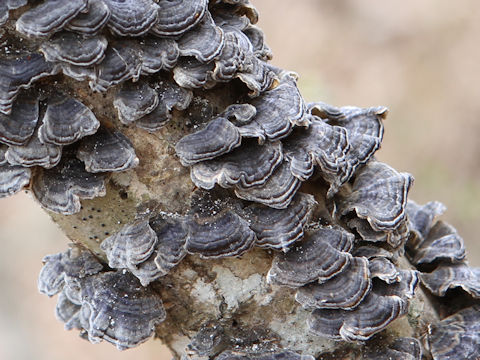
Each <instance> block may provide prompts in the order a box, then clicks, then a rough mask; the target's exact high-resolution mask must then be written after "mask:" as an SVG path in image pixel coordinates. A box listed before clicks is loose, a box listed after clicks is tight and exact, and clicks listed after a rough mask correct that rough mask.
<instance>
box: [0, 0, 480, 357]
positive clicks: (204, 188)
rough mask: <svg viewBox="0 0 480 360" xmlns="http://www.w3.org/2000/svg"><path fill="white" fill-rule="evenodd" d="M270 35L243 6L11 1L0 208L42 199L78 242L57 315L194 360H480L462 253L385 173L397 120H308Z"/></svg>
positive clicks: (333, 110) (2, 65) (360, 112)
mask: <svg viewBox="0 0 480 360" xmlns="http://www.w3.org/2000/svg"><path fill="white" fill-rule="evenodd" d="M12 10H14V11H12ZM257 20H258V13H257V11H256V10H255V8H254V7H253V6H252V5H251V4H250V3H249V1H248V0H209V1H207V0H140V1H134V0H88V1H87V0H69V1H66V0H37V1H30V2H28V1H26V0H6V1H3V2H2V4H0V24H2V27H5V29H6V30H5V34H6V35H5V36H6V37H7V38H8V39H7V41H6V42H5V48H6V50H5V52H2V54H0V197H5V196H9V195H12V194H14V193H17V192H19V191H20V190H22V189H26V190H29V191H31V193H32V194H33V197H34V198H35V199H37V200H38V201H39V202H40V204H41V205H42V206H43V207H44V208H45V209H47V210H49V211H50V212H53V213H54V214H53V215H52V216H53V218H54V219H55V220H56V221H57V222H59V223H60V224H61V226H62V228H63V229H64V230H66V232H67V233H68V235H69V236H70V237H71V238H72V240H74V242H75V245H72V246H71V248H70V249H69V250H67V251H66V252H65V253H61V254H56V255H51V256H47V257H45V259H44V267H43V269H42V270H41V273H40V277H39V283H38V284H39V289H40V291H41V292H42V293H44V294H46V295H48V296H53V295H56V294H58V302H57V306H56V310H55V311H56V315H57V317H58V318H59V319H60V320H61V321H62V322H64V324H65V328H66V329H78V330H80V331H81V334H82V337H84V338H85V339H88V340H89V341H90V342H92V343H97V342H99V341H101V340H105V341H107V342H110V343H112V344H114V345H115V346H116V347H117V348H119V349H127V348H131V347H134V346H137V345H139V344H140V343H142V342H144V341H146V340H147V339H148V338H150V337H151V336H152V335H153V334H154V333H155V334H156V335H157V336H158V337H160V338H162V339H163V340H164V341H165V342H167V343H168V345H169V346H170V348H171V349H172V350H173V351H174V355H175V357H176V358H184V359H192V360H193V359H205V358H209V359H219V360H224V359H241V360H247V359H255V360H286V359H299V360H302V359H303V360H312V359H314V358H322V357H324V356H325V358H332V356H333V357H335V356H337V354H340V353H339V352H338V351H341V352H345V354H346V355H345V357H342V358H345V359H347V358H348V359H350V358H351V359H353V358H359V357H358V355H359V354H362V355H364V356H365V357H364V358H365V359H374V358H387V357H388V358H398V359H420V358H421V356H422V355H421V354H422V350H423V352H424V354H425V356H427V357H428V356H430V357H432V358H433V359H434V360H443V359H451V358H458V359H460V358H473V357H478V356H480V355H479V354H480V338H479V336H478V334H479V330H480V329H479V324H480V315H479V314H480V310H479V308H478V307H479V297H480V273H479V270H478V269H472V268H469V267H468V265H467V262H466V254H465V246H464V244H463V240H462V238H461V237H460V236H459V235H458V233H457V232H456V230H455V229H454V228H453V227H452V226H451V225H449V224H447V223H445V222H443V221H437V220H436V219H435V218H436V217H437V216H439V215H441V214H442V212H443V211H444V207H443V205H441V204H440V203H438V202H431V203H428V204H427V205H424V206H419V205H417V204H415V203H414V202H412V201H410V200H408V199H407V197H408V192H409V189H410V187H411V185H412V183H413V177H412V176H411V175H410V174H407V173H403V172H398V171H397V170H395V169H393V168H392V167H390V166H389V165H387V164H384V163H382V162H379V161H377V160H376V159H375V157H374V155H375V154H376V152H377V150H378V149H379V148H380V145H381V142H382V138H383V129H384V124H383V122H384V120H385V119H386V116H387V112H388V111H387V108H385V107H383V106H379V107H368V108H358V107H353V106H346V107H334V106H331V105H327V104H325V103H322V102H316V103H306V102H305V100H304V98H303V97H302V95H301V93H300V90H299V87H298V86H297V75H295V74H294V73H292V72H288V71H285V70H282V69H279V68H277V67H275V66H273V65H271V64H269V62H268V61H269V60H270V59H271V57H272V54H271V51H270V48H269V47H268V46H267V44H266V43H265V36H264V34H263V32H262V30H261V29H260V28H259V27H257V26H255V23H256V22H257ZM2 46H3V45H2ZM2 51H3V50H2ZM97 197H99V198H98V199H94V198H97ZM82 204H83V205H82ZM92 205H94V206H92ZM95 208H97V209H98V213H96V217H95V219H93V216H92V215H90V216H89V217H86V216H85V214H87V213H88V212H89V211H90V210H89V209H92V211H93V209H95ZM101 209H105V211H103V210H101ZM67 215H68V216H67ZM90 218H91V219H92V221H91V223H89V224H88V225H87V224H86V223H87V221H86V220H87V219H90ZM97 220H98V221H99V222H98V224H97ZM72 224H75V225H74V226H73V228H74V229H75V231H73V230H72V226H71V225H72ZM78 224H81V225H78ZM98 226H99V227H105V228H106V230H108V231H102V233H103V234H104V235H105V236H99V235H98V233H96V230H97V227H98ZM107 228H108V229H107ZM92 230H93V231H94V234H95V233H96V234H97V235H92V233H91V231H92ZM86 233H88V234H89V235H86ZM88 237H89V238H88ZM408 261H410V263H408ZM419 281H420V282H421V283H422V284H423V287H418V286H417V283H418V282H419ZM426 293H427V294H426ZM452 294H454V295H455V296H456V300H458V301H456V302H455V304H453V303H452V302H451V301H449V297H452ZM162 298H163V299H165V303H168V304H169V306H167V309H165V308H164V307H163V301H162ZM410 304H411V307H410V308H409V306H410ZM434 304H438V309H437V310H438V311H437V312H438V314H435V313H434V312H433V310H432V311H430V312H429V311H425V314H423V310H422V311H421V312H422V314H418V313H419V311H418V309H419V308H421V309H424V308H426V309H432V308H433V307H434ZM409 311H410V316H409V317H408V321H406V320H399V321H397V322H396V325H395V326H390V324H391V323H392V322H394V321H395V320H396V319H398V318H400V317H402V316H404V315H406V314H407V313H409ZM402 321H403V322H402ZM426 321H429V322H431V324H430V326H429V331H428V333H427V334H426V335H425V337H424V339H423V343H422V345H420V342H419V341H418V340H417V339H415V338H412V337H418V335H419V333H420V331H419V325H418V324H421V323H423V322H426ZM205 324H207V325H205ZM212 324H213V325H212ZM285 329H287V330H285ZM378 333H381V335H379V336H374V335H375V334H378ZM450 334H451V335H450ZM331 340H335V341H339V343H337V342H333V341H331ZM346 342H348V343H349V344H345V343H346ZM185 344H188V345H187V346H186V345H185ZM339 344H341V345H339ZM379 344H380V345H381V346H378V345H379ZM421 346H423V349H422V348H421ZM337 350H338V351H337ZM338 356H343V353H342V354H341V355H338Z"/></svg>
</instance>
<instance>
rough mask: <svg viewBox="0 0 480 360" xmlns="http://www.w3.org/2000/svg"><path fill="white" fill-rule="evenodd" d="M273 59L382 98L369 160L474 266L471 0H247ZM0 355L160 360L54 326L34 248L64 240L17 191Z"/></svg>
mask: <svg viewBox="0 0 480 360" xmlns="http://www.w3.org/2000/svg"><path fill="white" fill-rule="evenodd" d="M252 2H253V4H254V5H255V6H256V7H257V8H258V10H259V12H260V23H259V25H260V26H261V27H262V28H263V29H264V31H265V33H266V36H267V42H268V44H269V45H270V47H271V48H272V50H273V52H274V59H273V63H274V64H275V65H277V66H280V67H283V68H286V69H289V70H293V71H295V72H297V73H298V74H299V75H300V81H299V86H300V88H301V90H302V92H303V94H304V96H305V97H306V99H307V100H308V101H314V100H322V101H325V102H327V103H330V104H333V105H337V106H341V105H358V106H374V105H385V106H388V107H389V108H390V115H389V117H388V119H387V121H386V124H385V138H384V142H383V147H382V149H381V150H380V152H379V153H377V154H378V158H379V159H380V160H382V161H385V162H387V163H389V164H390V165H392V166H394V167H395V168H396V169H398V170H400V171H408V172H410V173H412V174H413V175H414V176H415V179H416V180H415V184H414V187H413V190H412V192H411V198H413V199H415V200H417V201H419V202H421V203H424V202H426V201H429V200H433V199H436V200H440V201H442V202H443V203H445V204H446V205H447V207H448V212H447V213H446V215H444V219H446V220H448V221H450V222H451V223H452V224H454V225H455V226H456V227H457V229H458V230H459V231H460V233H461V234H462V235H463V237H464V238H465V240H466V243H467V248H468V250H469V259H470V263H471V264H472V265H477V266H479V265H480V254H479V253H480V245H479V244H480V242H478V241H477V239H476V237H477V235H476V234H477V230H476V225H477V222H480V181H479V180H478V179H479V176H480V164H479V160H478V157H479V156H480V142H479V141H478V140H477V139H478V137H479V135H480V121H479V120H480V70H479V67H480V48H479V46H478V41H479V39H480V3H479V2H478V1H476V0H464V1H461V2H453V1H450V0H423V1H416V0H390V1H388V2H387V1H378V0H377V1H373V0H363V1H354V0H301V1H292V0H257V1H255V0H252ZM0 242H1V244H2V252H1V253H0V284H1V286H2V294H1V296H0V359H1V360H10V359H14V360H17V359H18V360H23V359H35V360H43V359H49V360H60V359H69V360H76V359H79V360H80V359H85V358H88V359H91V360H95V359H109V358H115V359H120V360H122V359H156V360H161V359H170V357H171V356H170V355H169V353H168V352H167V351H165V349H164V348H163V347H162V346H161V344H160V342H159V341H149V342H147V343H146V344H144V345H142V346H140V347H139V348H137V349H134V350H128V351H125V352H118V351H117V350H116V349H114V348H113V347H112V346H111V345H109V344H99V345H91V344H89V343H87V342H85V341H83V340H81V339H80V338H78V336H77V334H76V333H75V331H73V332H66V331H64V330H63V325H62V324H61V323H60V322H58V321H57V320H56V319H55V318H54V316H53V311H54V307H55V299H49V298H47V297H45V296H43V295H39V294H37V290H36V277H37V274H38V272H39V270H40V268H41V259H42V257H43V256H44V255H46V254H49V253H55V252H59V251H63V250H64V249H65V248H66V243H67V239H66V238H65V237H64V236H62V234H61V233H60V231H59V230H58V229H57V228H56V226H55V225H54V224H53V223H51V221H50V220H49V217H48V215H46V214H45V213H44V212H43V211H42V210H41V209H40V208H39V206H38V205H37V204H35V203H34V201H33V200H31V199H29V196H27V195H25V194H20V195H17V196H15V197H13V198H9V199H3V200H1V201H0Z"/></svg>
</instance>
